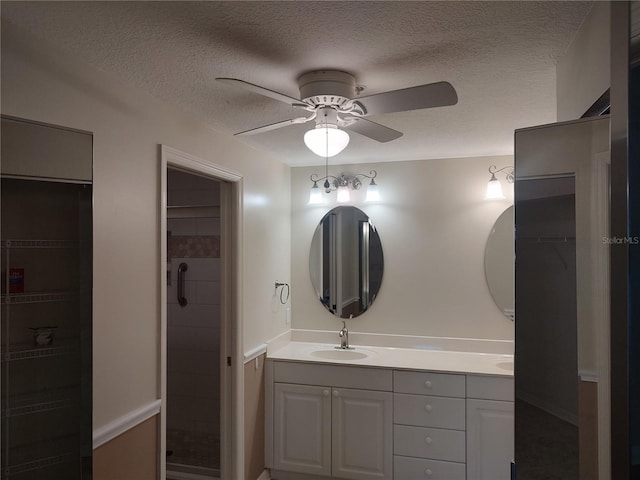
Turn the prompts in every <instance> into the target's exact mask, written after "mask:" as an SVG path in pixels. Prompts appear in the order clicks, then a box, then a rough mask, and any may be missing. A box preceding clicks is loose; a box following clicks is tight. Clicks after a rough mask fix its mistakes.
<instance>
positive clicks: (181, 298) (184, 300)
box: [178, 262, 189, 307]
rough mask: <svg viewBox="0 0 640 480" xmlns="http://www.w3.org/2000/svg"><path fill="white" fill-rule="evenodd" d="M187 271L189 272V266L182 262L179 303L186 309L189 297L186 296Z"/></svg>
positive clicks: (179, 274)
mask: <svg viewBox="0 0 640 480" xmlns="http://www.w3.org/2000/svg"><path fill="white" fill-rule="evenodd" d="M187 270H189V265H187V264H186V263H184V262H182V263H181V264H180V266H179V267H178V303H179V304H180V306H181V307H185V306H186V305H187V297H185V296H184V295H185V288H184V281H185V275H184V272H186V271H187Z"/></svg>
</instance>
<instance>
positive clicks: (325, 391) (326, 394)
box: [322, 389, 329, 397]
mask: <svg viewBox="0 0 640 480" xmlns="http://www.w3.org/2000/svg"><path fill="white" fill-rule="evenodd" d="M322 394H323V395H324V396H325V397H328V396H329V390H327V389H324V390H323V391H322Z"/></svg>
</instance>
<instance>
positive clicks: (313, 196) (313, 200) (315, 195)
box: [308, 183, 322, 205]
mask: <svg viewBox="0 0 640 480" xmlns="http://www.w3.org/2000/svg"><path fill="white" fill-rule="evenodd" d="M321 203H322V191H321V190H320V188H319V187H318V184H317V183H314V184H313V187H311V191H310V192H309V203H308V205H320V204H321Z"/></svg>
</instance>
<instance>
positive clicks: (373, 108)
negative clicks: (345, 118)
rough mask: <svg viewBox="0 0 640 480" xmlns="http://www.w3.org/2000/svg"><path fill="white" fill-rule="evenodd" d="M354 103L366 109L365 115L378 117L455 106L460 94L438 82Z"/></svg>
mask: <svg viewBox="0 0 640 480" xmlns="http://www.w3.org/2000/svg"><path fill="white" fill-rule="evenodd" d="M354 103H359V104H360V105H362V106H363V107H364V109H365V115H378V114H380V113H393V112H406V111H409V110H419V109H422V108H432V107H445V106H447V105H455V104H456V103H458V94H457V93H456V90H455V88H453V86H452V85H451V84H450V83H449V82H436V83H429V84H427V85H418V86H417V87H409V88H403V89H400V90H392V91H390V92H384V93H378V94H375V95H369V96H366V97H361V98H356V99H354Z"/></svg>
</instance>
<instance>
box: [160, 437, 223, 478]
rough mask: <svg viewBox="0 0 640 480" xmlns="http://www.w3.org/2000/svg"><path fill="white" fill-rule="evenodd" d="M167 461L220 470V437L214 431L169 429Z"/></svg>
mask: <svg viewBox="0 0 640 480" xmlns="http://www.w3.org/2000/svg"><path fill="white" fill-rule="evenodd" d="M167 452H173V453H172V454H171V455H169V456H167V463H175V464H180V465H189V466H194V467H202V468H207V469H211V470H220V437H219V436H218V435H215V434H213V433H202V432H193V431H189V430H177V429H167Z"/></svg>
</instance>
